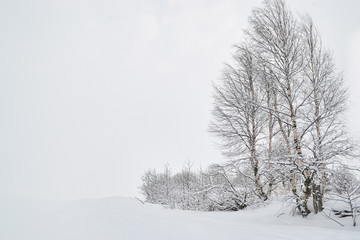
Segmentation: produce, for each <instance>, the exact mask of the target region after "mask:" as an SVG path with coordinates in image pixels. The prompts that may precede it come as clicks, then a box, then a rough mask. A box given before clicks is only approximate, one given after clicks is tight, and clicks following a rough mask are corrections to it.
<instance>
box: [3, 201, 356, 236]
mask: <svg viewBox="0 0 360 240" xmlns="http://www.w3.org/2000/svg"><path fill="white" fill-rule="evenodd" d="M0 204H1V206H0V213H1V214H0V239H4V240H15V239H16V240H17V239H18V240H32V239H34V240H35V239H36V240H42V239H44V240H45V239H46V240H47V239H51V240H56V239H66V240H72V239H74V240H75V239H76V240H82V239H84V240H91V239H99V240H100V239H101V240H110V239H117V240H118V239H156V240H162V239H164V240H169V239H187V240H191V239H207V240H211V239H227V240H230V239H237V240H238V239H276V240H279V239H317V240H321V239H326V240H330V239H347V240H350V239H360V233H359V229H360V228H359V227H356V228H354V227H351V219H348V218H347V219H342V221H349V222H348V223H347V222H343V223H345V224H347V226H345V227H341V226H340V225H338V224H337V223H335V222H334V221H332V220H329V219H327V218H325V217H324V216H323V215H321V214H318V215H312V214H310V215H309V216H308V217H307V218H301V217H300V216H291V215H290V214H289V212H290V209H289V208H286V207H284V205H282V204H281V203H280V202H276V201H273V202H272V203H271V204H269V205H268V206H265V207H260V208H258V209H246V210H242V211H238V212H195V211H183V210H176V209H167V208H164V207H162V206H159V205H153V204H149V203H145V204H142V203H141V202H140V201H138V200H136V199H132V198H123V197H111V198H104V199H89V200H78V201H70V202H64V201H63V202H55V201H41V200H16V201H14V200H1V201H0ZM279 215H280V216H279Z"/></svg>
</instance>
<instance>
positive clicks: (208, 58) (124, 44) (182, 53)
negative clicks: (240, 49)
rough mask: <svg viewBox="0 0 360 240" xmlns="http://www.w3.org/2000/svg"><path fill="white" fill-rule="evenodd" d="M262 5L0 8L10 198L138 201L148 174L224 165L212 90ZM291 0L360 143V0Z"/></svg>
mask: <svg viewBox="0 0 360 240" xmlns="http://www.w3.org/2000/svg"><path fill="white" fill-rule="evenodd" d="M260 3H261V1H259V0H258V1H253V0H252V1H250V0H249V1H243V0H229V1H224V0H208V1H205V0H196V1H195V0H179V1H175V0H152V1H150V0H148V1H146V0H128V1H120V0H118V1H115V0H113V1H111V0H101V1H100V0H98V1H88V0H87V1H85V0H84V1H76V0H72V1H70V0H69V1H64V0H58V1H49V0H43V1H41V0H33V1H25V0H24V1H20V0H13V1H0V198H50V199H77V198H90V197H105V196H112V195H122V196H129V197H132V196H139V195H140V194H139V189H138V186H139V185H140V177H141V175H142V173H143V172H144V171H145V170H147V169H149V168H156V169H162V167H163V164H164V163H165V162H168V163H169V164H170V166H171V167H172V169H173V170H174V171H177V170H179V169H181V167H182V165H183V164H184V162H186V161H187V160H190V161H191V162H193V163H194V168H199V167H200V166H202V167H203V168H205V167H206V166H207V165H209V164H211V163H215V162H221V161H223V157H222V156H221V154H220V153H219V150H218V149H217V148H216V147H215V145H214V143H213V142H214V139H213V138H212V137H211V136H210V134H209V133H208V132H207V128H208V122H209V120H210V118H211V114H210V109H211V104H212V99H211V95H212V87H211V83H212V81H216V79H217V78H218V77H219V74H220V71H221V69H222V66H223V63H224V62H226V61H227V60H229V58H230V55H231V53H232V45H233V44H235V43H238V42H241V41H242V39H243V38H242V36H243V34H242V29H244V28H246V27H247V25H248V24H247V19H248V16H249V14H250V12H251V9H252V8H253V7H254V6H257V5H259V4H260ZM288 3H289V5H290V6H291V8H292V9H293V11H294V12H299V13H301V12H304V11H307V12H309V13H310V14H311V15H312V17H313V18H314V21H315V23H316V24H317V26H318V27H319V29H320V32H321V33H322V37H323V42H324V44H325V46H326V47H328V48H329V49H331V50H332V51H333V53H334V57H335V62H336V65H337V66H338V68H339V69H343V70H344V75H345V78H346V84H347V86H348V87H349V91H350V99H349V103H348V107H349V110H348V113H347V120H348V124H349V129H350V131H351V132H352V133H353V134H354V136H355V137H359V136H360V126H359V124H358V119H359V117H360V97H359V96H360V95H359V93H360V79H359V77H358V76H359V71H360V15H359V9H360V3H359V1H357V0H353V1H350V0H341V1H340V0H338V1H329V0H317V1H315V0H302V1H295V0H291V1H288Z"/></svg>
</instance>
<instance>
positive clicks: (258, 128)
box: [142, 0, 358, 216]
mask: <svg viewBox="0 0 360 240" xmlns="http://www.w3.org/2000/svg"><path fill="white" fill-rule="evenodd" d="M244 35H245V38H244V40H243V41H242V42H241V43H239V44H236V45H235V51H234V54H233V56H232V60H231V62H229V63H227V64H225V66H224V69H223V70H222V73H221V78H220V79H219V81H217V82H215V83H214V95H213V98H214V107H213V112H212V113H213V119H212V121H211V123H210V127H209V130H210V132H211V133H212V134H213V135H214V136H215V137H216V139H217V143H218V145H219V146H220V148H221V150H222V153H223V155H224V156H225V157H226V159H227V160H226V161H225V162H223V163H221V164H217V165H212V166H210V167H209V168H208V169H207V170H206V171H200V172H198V173H192V174H190V172H191V171H190V170H189V169H188V170H189V171H183V172H181V173H179V174H176V175H174V176H172V177H171V179H172V182H173V183H175V182H181V183H182V184H184V181H185V180H184V179H185V176H187V180H189V181H191V183H192V184H188V185H186V186H183V187H182V190H181V189H178V190H177V191H178V192H181V193H182V194H183V195H181V196H182V198H184V199H187V200H186V201H188V202H189V204H190V205H191V204H195V203H196V202H201V203H202V204H203V203H204V204H203V205H201V207H190V208H187V207H184V206H182V208H184V209H207V210H211V209H213V210H214V209H218V210H229V209H241V208H243V207H245V206H247V205H249V204H252V203H254V202H256V201H267V200H268V199H269V198H270V197H271V196H272V195H274V194H277V195H278V194H284V195H287V196H291V198H292V199H293V200H294V206H295V207H296V209H297V210H298V211H299V213H301V214H302V215H303V216H306V215H308V214H309V213H310V212H312V211H313V212H314V213H318V212H320V211H322V210H323V208H324V196H325V195H326V194H328V193H329V194H330V193H331V192H332V193H335V194H337V195H339V196H340V195H341V194H339V192H341V191H340V190H339V188H340V187H339V186H340V185H341V184H340V182H341V181H337V182H336V181H335V180H336V179H339V178H341V177H339V176H343V177H342V178H345V177H346V176H347V174H341V173H344V172H345V171H350V170H349V169H351V167H349V164H348V163H349V162H350V161H351V160H354V159H356V157H357V155H356V154H355V150H356V147H355V143H354V142H353V141H351V139H350V138H349V136H348V133H347V129H346V126H345V125H344V116H343V114H344V111H345V108H346V105H345V104H346V97H347V92H346V89H345V88H344V78H343V75H342V73H341V72H340V71H338V70H337V68H336V66H335V63H334V60H333V57H332V54H331V52H330V51H329V50H327V49H326V48H325V47H324V46H323V44H322V39H321V36H320V33H319V31H318V29H317V28H316V26H315V25H314V22H313V20H312V18H311V17H310V16H309V15H301V16H295V15H294V14H293V13H292V12H291V10H290V9H289V7H288V6H287V5H286V3H285V1H283V0H265V1H264V2H263V4H262V6H260V7H258V8H255V9H254V10H253V11H252V13H251V15H250V17H249V27H248V28H247V29H245V30H244ZM350 172H351V171H350ZM350 172H349V174H351V173H350ZM185 173H187V174H188V175H186V174H185ZM184 174H185V175H184ZM190 175H191V176H190ZM150 176H151V177H152V178H154V176H157V177H158V178H159V179H158V180H159V181H160V179H164V178H166V171H165V173H162V174H160V175H159V174H157V173H156V174H155V172H151V171H149V172H147V173H145V175H144V177H143V183H144V184H143V186H142V190H143V192H144V193H145V196H146V199H147V200H148V201H150V202H156V201H154V200H152V199H151V198H150V195H149V194H148V193H147V192H146V190H148V188H147V186H148V185H147V184H149V182H147V181H149V178H151V177H150ZM351 176H352V175H351ZM167 177H169V176H167ZM349 178H351V179H352V180H351V181H352V183H351V184H353V185H354V184H355V183H356V182H357V179H356V177H349ZM195 179H196V180H195ZM343 180H344V179H343ZM346 181H349V179H347V180H346ZM346 181H345V182H346ZM185 182H186V181H185ZM193 183H194V184H195V183H196V184H195V185H194V184H193ZM175 185H176V186H177V187H176V188H178V187H179V186H180V185H181V184H175ZM343 185H344V184H343ZM345 185H346V184H345ZM355 185H356V184H355ZM162 187H165V186H164V185H162ZM343 187H344V186H343ZM172 189H174V188H172ZM185 189H186V190H185ZM355 189H356V187H353V189H352V190H355ZM161 191H162V190H161ZM356 191H358V189H357V190H356ZM356 191H355V192H356ZM185 192H186V193H185ZM175 198H176V197H175ZM163 199H165V200H166V199H168V200H169V199H170V198H168V197H166V196H163ZM165 200H164V201H165ZM175 202H176V201H175ZM175 202H172V203H171V204H173V206H175V205H176V206H177V204H178V203H175ZM180 202H181V204H183V203H184V202H182V201H180ZM164 204H169V202H166V201H165V202H164ZM195 205H196V204H195ZM225 205H226V206H225ZM204 206H205V207H204ZM210 206H211V207H210ZM356 211H357V210H356Z"/></svg>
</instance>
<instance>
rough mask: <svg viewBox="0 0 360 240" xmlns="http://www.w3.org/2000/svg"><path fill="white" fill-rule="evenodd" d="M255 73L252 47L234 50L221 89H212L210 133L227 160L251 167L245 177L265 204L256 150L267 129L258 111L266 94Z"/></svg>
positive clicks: (259, 162) (264, 193) (260, 166)
mask: <svg viewBox="0 0 360 240" xmlns="http://www.w3.org/2000/svg"><path fill="white" fill-rule="evenodd" d="M258 73H259V71H258V70H257V63H256V57H255V56H254V54H253V52H252V50H251V47H250V46H237V52H236V54H235V55H234V64H232V65H231V64H228V65H226V67H225V70H224V72H223V79H222V85H221V86H214V88H215V95H214V98H215V106H214V111H213V116H214V121H213V122H212V123H211V126H210V131H211V132H213V133H214V134H216V135H217V136H218V137H219V138H220V140H221V144H222V147H223V149H224V154H225V155H226V156H227V157H229V158H230V159H231V160H233V161H236V162H241V163H243V164H244V166H245V165H246V164H248V165H250V166H251V171H252V174H251V175H249V174H246V175H247V176H248V177H249V178H251V179H252V180H253V181H254V183H255V186H256V191H257V194H258V196H259V197H260V198H261V199H263V200H266V199H267V198H268V196H267V193H266V191H265V190H264V183H263V182H262V179H261V178H262V173H263V171H265V170H266V169H265V167H264V164H263V162H262V161H261V160H260V153H259V150H258V148H259V145H260V144H259V143H260V141H262V138H264V134H263V131H264V127H265V125H266V117H265V118H264V113H263V111H261V110H260V108H259V106H261V105H262V102H263V101H264V100H265V91H263V90H262V88H261V84H260V82H259V74H258ZM249 103H250V104H249ZM243 174H245V173H243Z"/></svg>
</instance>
